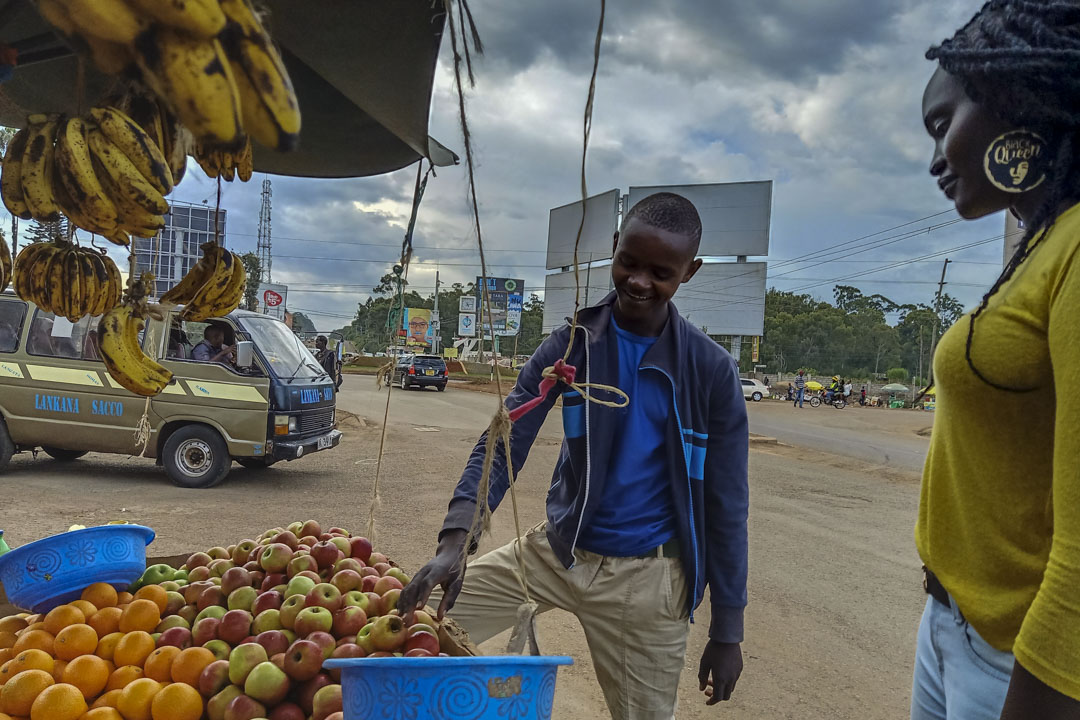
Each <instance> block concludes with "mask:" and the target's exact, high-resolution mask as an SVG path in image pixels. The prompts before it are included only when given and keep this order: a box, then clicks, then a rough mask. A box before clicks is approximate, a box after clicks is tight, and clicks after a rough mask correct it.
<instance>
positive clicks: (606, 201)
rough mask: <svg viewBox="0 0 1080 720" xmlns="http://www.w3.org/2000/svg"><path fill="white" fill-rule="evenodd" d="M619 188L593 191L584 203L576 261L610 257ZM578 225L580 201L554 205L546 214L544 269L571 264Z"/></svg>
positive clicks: (617, 208) (579, 221)
mask: <svg viewBox="0 0 1080 720" xmlns="http://www.w3.org/2000/svg"><path fill="white" fill-rule="evenodd" d="M618 211H619V191H618V190H608V191H607V192H605V193H601V194H599V195H593V196H592V197H590V198H589V199H588V200H587V201H586V203H585V227H583V228H582V229H581V242H579V243H578V262H581V263H586V262H590V261H592V260H606V259H608V258H610V257H611V250H612V244H613V241H614V238H615V230H616V225H615V223H616V215H617V214H618ZM580 226H581V201H580V200H578V201H577V202H573V203H570V204H569V205H563V206H562V207H557V208H554V209H553V210H552V211H551V212H550V213H549V215H548V243H547V269H548V270H553V269H555V268H562V267H569V266H571V265H573V264H574V241H575V240H577V233H578V228H579V227H580Z"/></svg>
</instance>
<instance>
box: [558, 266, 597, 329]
mask: <svg viewBox="0 0 1080 720" xmlns="http://www.w3.org/2000/svg"><path fill="white" fill-rule="evenodd" d="M580 278H581V295H580V297H581V299H580V306H581V307H588V306H589V305H595V304H596V303H598V302H600V301H601V300H603V299H604V297H605V296H606V295H607V294H608V293H609V292H611V268H610V267H600V268H592V270H589V269H588V268H581V272H580ZM575 287H576V286H575V284H574V271H573V270H571V271H569V272H561V273H553V274H551V275H548V276H547V277H546V278H544V324H543V332H544V333H545V334H547V333H550V332H551V331H552V330H555V329H556V328H559V327H562V325H564V324H565V323H566V318H568V317H570V316H571V315H573V314H574V296H575V295H576V294H577V293H576V291H575Z"/></svg>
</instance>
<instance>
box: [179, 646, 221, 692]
mask: <svg viewBox="0 0 1080 720" xmlns="http://www.w3.org/2000/svg"><path fill="white" fill-rule="evenodd" d="M215 660H217V657H216V656H215V655H214V653H212V652H210V651H209V650H207V649H206V648H204V647H189V648H188V649H186V650H181V651H180V654H179V655H177V656H176V659H175V660H173V663H172V671H171V675H172V681H173V682H175V683H184V684H185V685H190V686H192V687H198V686H199V676H200V675H202V671H203V670H204V669H206V666H207V665H209V664H210V663H212V662H214V661H215Z"/></svg>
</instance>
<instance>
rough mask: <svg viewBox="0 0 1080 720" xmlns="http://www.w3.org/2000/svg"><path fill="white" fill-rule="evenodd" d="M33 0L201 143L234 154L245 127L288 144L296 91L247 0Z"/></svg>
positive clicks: (295, 130)
mask: <svg viewBox="0 0 1080 720" xmlns="http://www.w3.org/2000/svg"><path fill="white" fill-rule="evenodd" d="M35 1H36V3H37V6H38V10H39V11H40V12H41V14H42V16H43V17H44V18H45V19H46V20H47V21H49V23H51V24H52V25H53V26H54V27H56V28H57V29H58V30H60V32H62V33H63V34H64V35H65V36H67V38H68V39H69V40H70V41H71V42H72V44H73V45H74V46H75V47H76V48H77V49H80V50H81V51H83V52H85V53H87V54H88V55H89V56H90V58H91V59H92V60H93V61H94V63H95V64H96V65H97V67H98V68H99V69H100V70H101V71H103V72H106V73H110V74H125V75H130V76H132V77H138V78H139V79H140V80H141V82H142V84H144V85H145V86H146V87H148V88H150V90H152V91H153V93H154V94H155V95H157V96H158V97H159V98H160V99H161V100H162V101H163V102H164V103H165V105H166V106H167V107H168V109H169V110H170V111H171V112H172V113H173V114H174V115H175V116H176V117H177V119H178V121H179V123H180V124H181V125H183V126H184V127H186V128H187V129H188V130H189V131H190V132H191V134H192V135H193V136H194V138H195V139H196V140H197V141H198V142H200V143H202V144H203V145H205V146H207V147H211V148H213V149H215V150H217V149H220V150H224V151H228V152H233V153H239V152H240V151H241V150H242V148H243V147H244V144H245V141H246V136H247V135H251V136H253V137H254V138H255V139H256V140H257V141H258V142H260V143H262V144H263V145H265V146H267V147H270V148H273V149H275V150H279V151H288V150H293V149H295V148H296V145H297V143H298V142H299V138H300V106H299V103H298V102H297V99H296V93H295V91H294V90H293V86H292V81H291V80H290V79H289V75H288V72H287V71H286V69H285V65H284V63H283V62H282V59H281V55H280V54H279V53H278V51H277V48H275V47H274V45H273V42H272V40H271V39H270V35H269V34H268V33H267V32H266V29H265V28H264V27H263V24H262V21H261V20H260V19H259V17H258V15H256V13H255V11H254V9H253V8H252V6H251V3H250V2H249V0H35ZM143 127H146V126H145V125H144V126H143ZM174 182H178V181H174Z"/></svg>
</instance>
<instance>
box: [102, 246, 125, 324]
mask: <svg viewBox="0 0 1080 720" xmlns="http://www.w3.org/2000/svg"><path fill="white" fill-rule="evenodd" d="M102 264H103V266H104V267H105V274H106V276H107V277H108V281H107V283H106V285H107V293H106V295H105V305H104V307H103V312H108V311H109V310H112V309H113V308H116V307H117V304H118V303H119V302H120V298H121V296H122V294H123V287H124V284H123V280H122V279H121V277H120V268H118V267H117V263H116V262H113V261H112V258H110V257H109V256H108V255H104V254H103V255H102Z"/></svg>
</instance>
